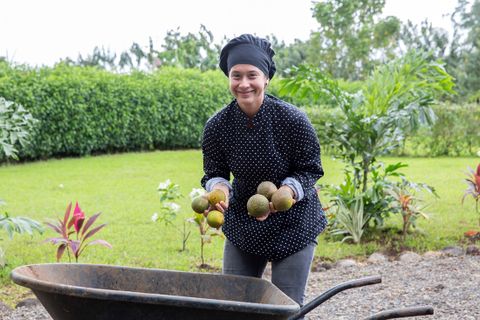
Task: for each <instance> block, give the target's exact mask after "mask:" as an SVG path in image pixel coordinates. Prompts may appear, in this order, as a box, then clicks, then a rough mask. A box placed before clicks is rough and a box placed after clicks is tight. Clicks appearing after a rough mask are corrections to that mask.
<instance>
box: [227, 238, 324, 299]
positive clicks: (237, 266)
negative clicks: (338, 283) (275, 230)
mask: <svg viewBox="0 0 480 320" xmlns="http://www.w3.org/2000/svg"><path fill="white" fill-rule="evenodd" d="M315 247H316V243H311V244H309V245H308V246H307V247H305V248H304V249H303V250H301V251H299V252H297V253H294V254H292V255H290V256H288V257H286V258H284V259H282V260H279V261H272V283H273V284H274V285H275V286H277V287H278V288H279V289H280V290H282V291H283V292H284V293H285V294H286V295H287V296H289V297H290V298H291V299H292V300H294V301H295V302H297V303H298V304H299V305H300V306H302V305H303V300H304V298H305V287H306V285H307V280H308V275H309V273H310V266H311V264H312V260H313V255H314V253H315ZM267 262H268V261H267V259H265V258H264V257H261V256H257V255H253V254H249V253H246V252H244V251H242V250H240V249H238V248H237V247H235V246H234V245H233V244H232V243H231V242H230V241H228V240H225V247H224V251H223V273H224V274H235V275H240V276H250V277H257V278H260V277H262V275H263V271H264V270H265V267H266V266H267Z"/></svg>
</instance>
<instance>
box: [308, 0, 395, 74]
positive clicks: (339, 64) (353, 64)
mask: <svg viewBox="0 0 480 320" xmlns="http://www.w3.org/2000/svg"><path fill="white" fill-rule="evenodd" d="M384 5H385V0H326V1H323V2H317V3H315V5H314V7H313V15H314V17H315V18H316V19H317V21H318V22H319V23H320V27H319V29H318V31H317V32H314V33H312V36H311V38H310V41H309V46H308V48H309V50H308V51H307V62H308V63H310V64H313V65H316V66H319V67H320V68H321V69H322V70H324V71H326V72H327V73H329V74H330V75H332V76H333V77H334V78H343V79H348V80H357V79H361V78H364V77H365V75H367V74H368V73H369V72H370V71H371V70H372V69H373V66H374V60H373V59H372V58H373V56H372V55H373V53H374V51H375V50H379V51H380V52H382V53H383V54H382V55H383V56H388V55H389V53H390V52H391V48H393V47H395V46H396V43H397V41H396V39H397V37H398V33H399V31H400V25H401V23H400V20H398V19H397V18H395V17H387V18H385V19H380V18H378V17H379V15H380V14H381V12H382V10H383V7H384Z"/></svg>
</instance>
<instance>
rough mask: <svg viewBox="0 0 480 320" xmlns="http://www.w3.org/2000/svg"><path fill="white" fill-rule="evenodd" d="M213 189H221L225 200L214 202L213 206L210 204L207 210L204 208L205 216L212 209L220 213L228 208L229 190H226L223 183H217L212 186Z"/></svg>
mask: <svg viewBox="0 0 480 320" xmlns="http://www.w3.org/2000/svg"><path fill="white" fill-rule="evenodd" d="M215 189H218V190H221V191H223V193H225V201H220V202H219V203H217V204H215V206H212V205H210V207H209V208H208V209H207V210H205V212H204V213H203V215H204V216H205V217H206V216H207V215H208V213H209V212H210V211H212V210H218V211H220V212H221V213H223V214H225V211H226V210H227V209H228V198H229V195H230V191H229V190H228V187H227V186H226V185H224V184H223V183H217V184H216V185H214V186H213V188H212V190H215Z"/></svg>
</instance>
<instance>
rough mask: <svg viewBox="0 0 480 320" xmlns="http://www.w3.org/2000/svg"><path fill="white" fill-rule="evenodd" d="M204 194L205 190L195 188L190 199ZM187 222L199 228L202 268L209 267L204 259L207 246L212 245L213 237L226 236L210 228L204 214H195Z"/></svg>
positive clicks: (218, 230)
mask: <svg viewBox="0 0 480 320" xmlns="http://www.w3.org/2000/svg"><path fill="white" fill-rule="evenodd" d="M203 194H205V190H203V189H196V188H193V189H192V191H191V192H190V199H191V200H193V199H195V198H196V197H199V196H201V195H203ZM187 221H188V222H190V223H193V224H195V225H196V226H197V227H198V231H199V233H200V260H201V264H200V268H204V267H206V266H207V265H206V264H205V257H204V247H205V245H206V244H208V243H211V242H212V239H213V237H220V238H224V237H225V236H224V235H223V233H222V231H220V229H216V228H212V227H210V226H209V225H208V223H207V219H206V218H205V216H204V215H203V214H202V213H194V216H193V217H192V218H189V219H188V220H187Z"/></svg>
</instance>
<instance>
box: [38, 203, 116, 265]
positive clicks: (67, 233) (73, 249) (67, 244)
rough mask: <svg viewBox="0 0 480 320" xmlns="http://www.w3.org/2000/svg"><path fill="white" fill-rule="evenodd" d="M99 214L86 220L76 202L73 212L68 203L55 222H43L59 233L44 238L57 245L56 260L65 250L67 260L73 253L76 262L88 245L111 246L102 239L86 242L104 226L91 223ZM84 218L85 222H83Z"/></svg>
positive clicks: (70, 204)
mask: <svg viewBox="0 0 480 320" xmlns="http://www.w3.org/2000/svg"><path fill="white" fill-rule="evenodd" d="M100 214H101V213H100V212H99V213H96V214H94V215H93V216H91V217H90V218H88V219H87V220H86V216H85V213H84V212H83V211H82V209H81V208H80V206H79V205H78V202H77V203H76V204H75V209H74V210H73V214H72V203H69V204H68V206H67V209H66V210H65V214H64V216H63V219H60V218H58V221H57V222H56V223H51V222H45V224H46V225H47V226H48V227H50V228H51V229H52V230H53V231H55V232H56V233H58V234H59V235H60V237H54V238H48V239H46V240H45V242H50V243H52V244H54V245H58V247H57V253H56V259H57V262H58V261H60V259H61V258H62V256H63V254H64V253H65V250H66V251H67V255H68V261H69V262H71V255H73V257H74V258H75V262H78V259H79V257H80V255H81V254H82V253H83V252H84V251H85V249H86V248H87V247H89V246H92V245H95V244H99V245H102V246H105V247H107V248H111V247H112V245H111V244H110V243H108V242H107V241H105V240H102V239H97V240H93V241H90V242H87V240H88V239H90V238H91V237H92V236H94V235H95V234H96V233H97V232H99V231H100V230H101V229H103V227H105V226H106V224H105V223H103V224H101V225H99V226H97V227H94V228H93V224H94V223H95V221H96V220H97V218H98V217H99V216H100ZM85 220H86V223H84V222H85ZM72 228H73V230H72ZM73 235H75V237H74V238H72V236H73Z"/></svg>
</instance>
